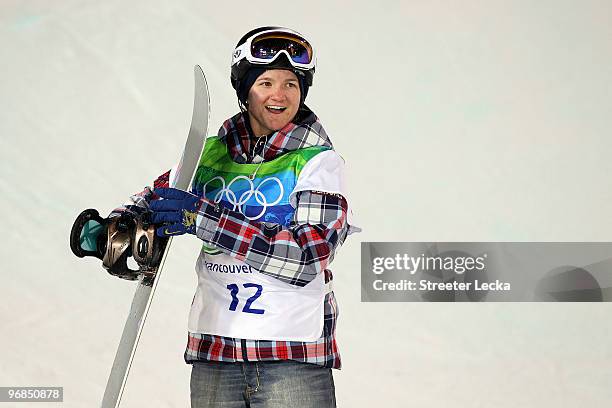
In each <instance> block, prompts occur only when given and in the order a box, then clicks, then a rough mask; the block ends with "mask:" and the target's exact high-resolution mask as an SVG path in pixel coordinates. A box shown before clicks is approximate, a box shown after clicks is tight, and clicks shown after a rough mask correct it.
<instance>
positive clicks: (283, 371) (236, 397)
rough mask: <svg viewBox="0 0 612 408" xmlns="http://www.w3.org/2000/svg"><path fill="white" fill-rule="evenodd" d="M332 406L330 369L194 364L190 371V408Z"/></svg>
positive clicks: (293, 365) (288, 363)
mask: <svg viewBox="0 0 612 408" xmlns="http://www.w3.org/2000/svg"><path fill="white" fill-rule="evenodd" d="M335 406H336V396H335V388H334V379H333V377H332V372H331V368H325V367H321V366H318V365H315V364H307V363H299V362H297V361H291V360H286V361H270V362H253V363H222V362H214V361H210V362H196V363H194V364H193V366H192V369H191V408H205V407H223V408H234V407H235V408H238V407H243V408H244V407H247V408H264V407H265V408H285V407H291V408H315V407H316V408H328V407H335Z"/></svg>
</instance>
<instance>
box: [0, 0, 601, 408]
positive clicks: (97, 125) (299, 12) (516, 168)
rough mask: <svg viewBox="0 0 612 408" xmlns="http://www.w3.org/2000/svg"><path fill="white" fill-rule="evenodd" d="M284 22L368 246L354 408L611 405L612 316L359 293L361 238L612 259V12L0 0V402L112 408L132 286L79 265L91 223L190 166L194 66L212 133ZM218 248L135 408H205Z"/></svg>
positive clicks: (349, 334)
mask: <svg viewBox="0 0 612 408" xmlns="http://www.w3.org/2000/svg"><path fill="white" fill-rule="evenodd" d="M270 24H273V25H285V26H290V27H293V28H295V29H297V30H298V31H301V32H303V33H304V34H307V35H308V36H310V38H312V41H313V43H314V44H315V46H317V50H318V56H319V64H318V67H317V73H316V75H315V84H314V86H313V88H312V89H311V91H310V94H309V97H308V103H309V106H311V107H312V108H313V110H314V111H315V112H316V113H317V114H318V116H319V117H320V118H321V120H322V123H323V124H324V126H325V127H326V129H327V131H328V133H329V134H330V136H331V137H332V140H333V142H334V144H335V146H336V148H337V150H338V151H339V152H340V153H341V154H342V155H343V156H344V158H345V159H346V161H347V163H348V168H349V170H350V177H351V180H350V185H351V187H352V188H351V191H352V194H353V195H352V197H351V200H352V202H353V205H354V208H355V212H356V215H357V216H358V217H359V220H360V223H361V225H362V226H363V228H364V232H363V233H362V234H360V235H356V236H353V237H352V238H351V239H349V240H348V241H347V243H346V245H345V246H344V247H343V248H342V250H341V252H340V254H339V256H338V257H337V260H336V261H335V263H334V268H333V269H334V271H335V277H336V280H335V288H336V293H337V296H338V298H339V302H340V308H341V316H340V321H339V328H338V337H339V345H340V351H341V354H342V357H343V362H344V367H343V369H342V370H341V371H335V372H334V375H335V381H336V387H337V398H338V403H339V406H341V407H369V406H374V405H377V406H385V407H404V406H419V407H448V406H453V407H493V406H494V407H517V406H520V407H574V406H579V405H580V406H589V407H607V406H609V404H610V402H611V401H612V387H611V386H612V374H611V369H612V364H611V363H612V352H611V346H610V344H611V340H612V332H611V328H612V323H611V319H610V307H609V305H607V304H560V303H557V304H544V303H507V304H493V303H490V304H432V303H422V304H417V303H389V304H384V303H381V304H372V303H361V302H360V278H359V250H360V245H359V243H360V241H430V240H431V241H610V240H611V233H610V231H611V230H612V216H611V215H610V214H611V213H610V210H609V205H610V202H611V201H612V195H611V193H610V175H611V174H612V162H611V161H610V153H609V152H610V149H611V148H612V142H611V141H610V136H609V133H610V132H609V130H610V128H611V125H612V119H611V116H610V111H612V109H611V106H612V103H611V102H612V93H611V90H612V75H611V73H612V72H611V70H610V66H611V62H612V58H611V56H612V55H611V54H612V47H611V38H612V5H611V4H610V2H609V1H583V2H574V1H550V0H546V1H539V2H533V1H527V0H524V1H513V2H507V1H499V0H493V1H484V0H480V1H477V0H462V1H461V2H451V1H441V0H432V1H427V2H422V1H406V0H404V1H386V2H380V3H377V2H373V1H361V2H348V1H347V2H340V1H336V2H328V1H319V0H311V1H309V2H307V3H306V2H298V3H295V4H294V3H288V2H283V1H267V2H241V3H237V2H235V1H232V2H223V1H221V2H219V1H215V2H208V1H180V2H179V1H169V0H167V1H163V0H155V1H143V0H134V1H130V2H122V1H118V0H111V1H104V2H99V1H76V0H62V1H59V0H57V1H52V2H51V1H42V0H30V1H17V0H3V1H2V4H1V5H0V58H1V62H2V63H1V65H0V73H1V80H0V104H1V108H0V196H1V200H0V214H2V224H1V225H2V245H1V246H0V259H1V261H0V262H1V271H2V275H3V279H2V282H3V284H2V285H1V288H0V296H1V297H0V298H1V300H2V301H1V302H0V349H1V350H2V352H1V357H0V385H1V386H63V387H64V401H65V402H64V403H63V406H65V407H92V406H98V404H99V402H100V400H101V396H102V393H103V390H104V387H105V384H106V380H107V375H108V372H109V370H110V367H111V364H112V361H113V357H114V353H115V349H116V346H117V344H118V341H119V337H120V335H121V330H122V328H123V324H124V320H125V316H126V315H127V312H128V310H129V306H130V302H131V298H132V295H133V292H134V285H133V284H131V283H129V282H124V281H121V280H118V279H113V278H111V277H110V276H109V275H107V274H106V273H105V272H104V271H103V270H102V269H101V267H100V264H99V263H98V262H96V261H95V260H93V259H88V260H79V259H77V258H76V257H74V256H73V255H72V254H71V252H70V249H69V246H68V234H69V231H70V227H71V225H72V222H73V220H74V218H75V217H76V215H77V214H78V213H79V212H80V211H81V210H83V209H85V208H90V207H94V208H97V209H99V210H100V212H101V213H103V214H104V213H107V212H108V211H110V210H111V209H112V208H114V207H115V206H116V205H117V204H119V203H121V202H122V201H123V200H124V199H125V198H126V197H127V196H128V195H129V194H130V193H132V192H135V191H138V190H139V189H141V188H142V187H143V186H145V185H147V184H150V183H151V182H152V180H153V179H154V178H155V177H156V176H157V175H158V174H160V173H161V172H163V171H165V170H166V169H168V168H169V167H170V166H171V165H172V164H173V163H174V161H175V160H176V159H177V158H178V156H179V154H180V150H181V149H182V146H183V142H184V139H185V137H186V134H187V131H188V127H189V121H190V118H191V108H192V98H193V95H192V93H193V77H192V69H193V65H195V64H200V65H202V67H203V68H204V70H205V72H206V74H207V77H208V82H209V86H210V90H211V101H212V116H211V131H210V133H215V132H216V130H217V129H218V127H219V126H220V124H221V123H222V121H223V120H224V119H225V118H227V117H229V116H231V115H232V114H234V113H235V112H236V111H237V106H236V101H235V97H234V93H233V90H232V88H231V85H230V84H229V66H228V65H229V60H230V54H231V51H232V50H233V46H234V44H235V43H236V42H237V41H238V39H239V38H240V37H241V36H242V35H243V34H244V33H245V32H246V31H248V30H249V29H251V28H253V27H256V26H260V25H270ZM198 247H199V243H198V241H197V240H196V239H194V238H192V239H189V238H184V239H176V240H175V241H174V243H173V250H172V252H171V255H170V257H169V260H168V263H167V268H166V270H165V271H164V272H165V273H164V275H163V276H162V281H161V283H160V285H159V288H158V292H157V295H156V298H155V300H154V303H153V306H152V309H151V312H150V315H149V319H148V321H147V324H146V327H145V332H144V334H143V337H142V340H141V344H140V347H139V350H138V352H137V355H136V359H135V362H134V365H133V368H132V372H131V375H130V379H129V381H128V384H127V389H126V392H125V393H124V402H123V404H122V407H144V406H149V404H150V405H151V406H155V407H184V406H188V398H189V396H188V394H189V391H188V390H189V372H190V370H189V366H187V365H185V364H184V363H183V361H182V353H183V350H184V347H185V342H186V324H187V312H188V309H189V305H190V302H191V298H192V295H193V291H194V289H195V283H196V276H195V273H194V271H193V265H194V261H195V259H196V254H197V248H198ZM25 405H26V404H23V405H20V406H25ZM45 405H49V404H44V403H41V404H36V406H40V407H43V406H45ZM53 406H56V405H53Z"/></svg>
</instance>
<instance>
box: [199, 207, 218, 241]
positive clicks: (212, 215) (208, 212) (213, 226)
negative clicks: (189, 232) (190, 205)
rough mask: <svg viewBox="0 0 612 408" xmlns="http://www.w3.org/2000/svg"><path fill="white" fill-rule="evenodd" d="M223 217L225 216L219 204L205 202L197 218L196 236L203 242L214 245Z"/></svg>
mask: <svg viewBox="0 0 612 408" xmlns="http://www.w3.org/2000/svg"><path fill="white" fill-rule="evenodd" d="M221 215H223V210H222V209H221V207H220V206H219V204H214V203H211V202H210V201H204V202H203V203H202V206H201V207H200V209H199V210H198V216H197V218H196V236H197V237H198V238H200V239H201V240H202V241H206V242H208V243H214V238H215V234H216V232H217V229H218V228H219V220H220V219H221Z"/></svg>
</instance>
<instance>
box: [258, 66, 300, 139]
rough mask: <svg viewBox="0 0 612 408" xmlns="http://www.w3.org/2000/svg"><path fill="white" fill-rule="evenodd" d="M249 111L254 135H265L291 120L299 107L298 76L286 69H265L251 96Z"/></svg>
mask: <svg viewBox="0 0 612 408" xmlns="http://www.w3.org/2000/svg"><path fill="white" fill-rule="evenodd" d="M247 101H248V105H247V106H248V109H247V110H248V113H249V119H250V122H251V128H252V129H253V132H254V133H255V135H254V136H256V137H259V136H265V135H267V134H270V133H272V132H275V131H277V130H280V129H282V128H283V127H285V125H287V123H289V122H291V121H292V120H293V118H294V117H295V114H296V113H297V111H298V108H299V107H300V84H299V82H298V79H297V76H295V74H294V73H293V72H291V71H288V70H285V69H271V70H268V71H265V72H264V73H263V74H261V75H260V76H259V77H258V78H257V79H256V80H255V83H254V84H253V86H252V87H251V89H250V90H249V96H248V99H247Z"/></svg>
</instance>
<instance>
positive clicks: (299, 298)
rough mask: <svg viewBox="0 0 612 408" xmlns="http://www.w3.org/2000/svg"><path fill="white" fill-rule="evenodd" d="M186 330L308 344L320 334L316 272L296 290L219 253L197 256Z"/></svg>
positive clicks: (321, 285)
mask: <svg viewBox="0 0 612 408" xmlns="http://www.w3.org/2000/svg"><path fill="white" fill-rule="evenodd" d="M196 271H197V273H198V287H197V290H196V294H195V297H194V299H193V304H192V306H191V311H190V314H189V331H190V332H192V333H205V334H212V335H217V336H226V337H234V338H241V339H254V340H279V341H301V342H311V341H315V340H317V339H318V338H319V337H321V335H322V334H323V300H324V298H325V292H326V289H325V280H324V277H323V275H324V274H322V273H319V274H318V275H317V277H316V278H315V279H314V280H313V281H312V282H310V283H309V284H308V285H306V286H304V287H302V288H300V287H295V286H293V285H289V284H287V283H284V282H281V281H279V280H278V279H274V278H272V277H269V276H266V275H263V274H261V273H259V272H258V271H257V270H255V269H253V268H251V267H250V266H249V265H247V264H246V263H244V262H242V261H238V260H236V259H235V258H233V257H231V256H229V255H226V254H223V253H220V254H217V255H210V254H207V253H206V252H204V251H203V250H202V251H201V252H200V256H199V257H198V261H197V263H196Z"/></svg>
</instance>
